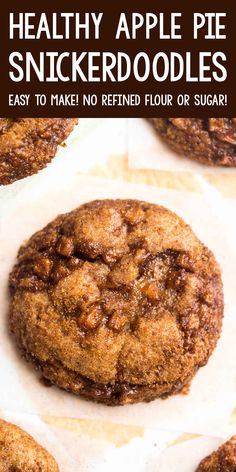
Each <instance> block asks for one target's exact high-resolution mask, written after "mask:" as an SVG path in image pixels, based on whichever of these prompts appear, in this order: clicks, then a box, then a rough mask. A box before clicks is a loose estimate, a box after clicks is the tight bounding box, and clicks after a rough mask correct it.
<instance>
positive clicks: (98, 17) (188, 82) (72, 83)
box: [0, 0, 236, 117]
mask: <svg viewBox="0 0 236 472" xmlns="http://www.w3.org/2000/svg"><path fill="white" fill-rule="evenodd" d="M142 3H143V5H142V6H139V5H138V4H137V2H131V1H129V2H127V1H126V2H124V1H119V2H107V0H106V1H104V0H100V1H99V2H98V1H96V2H95V1H89V0H87V1H86V2H82V1H81V2H75V1H70V0H68V1H66V2H58V1H54V0H51V1H50V2H49V1H45V0H42V1H41V2H40V5H39V4H38V2H37V3H36V2H32V1H30V2H29V1H24V0H22V1H21V2H16V1H15V2H13V1H10V2H6V4H3V5H2V7H1V17H0V41H1V50H0V67H1V90H0V94H1V116H6V117H7V116H8V117H10V116H19V117H23V116H31V117H34V116H37V117H40V116H44V117H50V116H54V117H59V116H60V117H63V116H70V117H73V116H81V117H154V116H155V117H158V116H163V117H165V116H182V117H187V116H196V117H198V116H199V117H204V116H205V117H208V116H212V117H214V116H215V117H217V116H226V117H227V116H236V99H235V91H234V87H235V71H234V69H235V66H234V64H235V50H234V49H235V44H236V41H235V29H236V28H235V8H233V5H232V3H231V2H227V1H226V2H219V1H214V2H212V0H206V1H198V2H186V1H182V2H179V1H176V0H175V1H169V2H168V1H166V0H165V1H163V0H160V1H158V2H157V1H150V0H147V1H145V2H142ZM188 3H191V4H188Z"/></svg>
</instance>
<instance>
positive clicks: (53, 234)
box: [10, 200, 223, 405]
mask: <svg viewBox="0 0 236 472" xmlns="http://www.w3.org/2000/svg"><path fill="white" fill-rule="evenodd" d="M10 292H11V306H10V330H11V332H12V334H13V335H14V337H15V340H16V342H17V344H18V346H19V347H20V349H21V351H22V354H23V356H24V357H25V358H26V359H29V360H30V361H32V362H33V363H34V364H35V366H36V367H37V369H40V370H41V372H42V376H43V377H44V378H46V379H48V380H49V381H50V382H51V383H53V384H56V385H58V386H59V387H62V388H64V389H66V390H68V391H70V392H73V393H75V394H80V395H83V396H85V397H87V398H90V399H93V400H96V401H100V402H104V403H106V404H109V405H118V404H125V403H133V402H139V401H150V400H153V399H154V398H157V397H166V396H168V395H171V394H174V393H177V392H179V391H180V390H181V389H182V388H183V386H184V385H186V383H188V382H189V381H190V379H191V378H192V377H193V376H194V374H195V373H196V371H197V370H198V368H199V367H201V366H203V365H204V364H206V362H207V360H208V358H209V356H210V354H211V353H212V351H213V349H214V348H215V345H216V342H217V339H218V337H219V335H220V332H221V324H222V316H223V294H222V282H221V273H220V269H219V267H218V264H217V262H216V261H215V258H214V256H213V254H212V253H211V251H209V249H207V248H206V247H205V246H204V245H203V244H202V243H201V242H200V241H199V240H198V239H197V237H196V236H195V235H194V233H193V232H192V230H191V228H190V227H189V226H188V225H186V224H185V223H184V221H182V219H180V218H179V217H178V216H177V215H176V214H174V213H172V212H171V211H169V210H167V209H166V208H164V207H162V206H158V205H154V204H151V203H146V202H140V201H136V200H101V201H93V202H90V203H87V204H85V205H82V206H80V207H79V208H78V209H76V210H74V211H72V212H71V213H68V214H65V215H61V216H58V217H57V218H56V219H55V220H54V221H53V222H52V223H50V224H49V225H48V226H46V228H44V229H43V230H42V231H39V232H38V233H36V234H35V235H33V236H32V237H31V238H30V240H29V241H28V242H27V243H26V244H25V245H24V246H22V247H21V249H20V250H19V253H18V260H17V263H16V265H15V267H14V268H13V271H12V273H11V275H10Z"/></svg>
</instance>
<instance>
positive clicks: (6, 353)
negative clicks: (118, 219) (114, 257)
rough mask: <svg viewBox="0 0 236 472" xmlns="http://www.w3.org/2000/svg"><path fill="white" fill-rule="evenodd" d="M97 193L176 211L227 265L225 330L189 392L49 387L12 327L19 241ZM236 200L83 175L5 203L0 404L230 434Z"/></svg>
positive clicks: (0, 249)
mask: <svg viewBox="0 0 236 472" xmlns="http://www.w3.org/2000/svg"><path fill="white" fill-rule="evenodd" d="M208 193H210V195H211V200H210V201H209V195H208ZM96 198H139V199H143V200H147V201H150V202H155V203H158V204H162V205H164V206H166V207H168V208H169V209H171V210H173V211H176V212H177V213H178V214H179V215H180V216H181V217H183V218H184V219H185V221H186V222H188V223H189V224H190V225H191V226H192V228H193V229H194V231H195V232H196V234H197V235H198V237H199V238H200V239H201V240H202V241H203V242H204V243H205V244H206V245H208V246H209V247H210V248H211V249H212V250H213V252H214V253H215V255H216V258H217V259H218V261H219V263H220V265H221V268H222V272H223V281H224V292H225V319H224V326H223V332H222V336H221V339H220V341H219V343H218V345H217V348H216V350H215V351H214V353H213V355H212V356H211V358H210V360H209V362H208V364H207V366H206V367H204V368H202V369H200V370H199V371H198V373H197V374H196V376H195V378H194V380H193V382H192V386H191V391H190V393H189V394H188V395H187V396H186V395H176V396H173V397H171V398H169V399H166V400H156V401H153V402H151V403H149V404H143V403H141V404H136V405H127V406H121V407H107V406H104V405H99V404H96V403H93V402H89V401H86V400H83V399H81V398H79V397H76V396H73V395H71V394H69V393H66V392H63V391H61V390H59V389H57V388H56V387H51V388H46V387H44V386H43V385H42V384H41V383H40V382H39V379H38V376H37V373H36V372H35V371H34V370H33V368H32V367H31V365H29V364H26V363H25V362H24V361H23V360H22V359H21V358H20V356H19V353H18V352H17V350H16V348H15V345H14V342H13V341H12V339H11V338H10V337H9V335H8V330H7V311H8V290H7V279H8V274H9V272H10V270H11V268H12V266H13V264H14V262H15V257H16V253H17V250H18V248H19V246H20V244H21V243H22V242H23V241H24V240H26V239H27V238H28V237H30V236H31V235H32V234H33V233H34V232H35V231H37V230H39V229H40V228H42V227H43V226H44V225H46V224H47V223H48V222H49V221H50V220H52V219H53V218H54V217H56V216H57V215H58V214H59V213H63V212H67V211H70V210H72V209H73V208H75V207H77V206H78V205H80V204H81V203H83V202H86V201H89V200H92V199H96ZM217 199H218V200H217ZM214 201H215V204H216V206H215V207H214ZM219 205H220V207H219ZM235 205H236V203H235V201H233V200H223V199H222V198H221V197H219V196H218V193H217V195H215V194H214V193H213V194H212V193H211V189H210V188H208V187H207V189H206V191H205V195H204V196H200V195H196V194H193V193H187V192H178V191H174V190H164V189H156V188H154V187H149V186H145V185H134V184H127V183H124V182H115V181H109V180H102V179H98V178H95V177H88V176H80V175H75V176H74V178H73V179H70V180H69V181H68V180H67V181H65V182H64V185H63V184H61V188H60V190H55V188H53V185H51V183H50V179H47V183H46V186H44V188H43V189H42V188H40V187H35V188H34V187H31V186H30V187H29V188H28V189H25V191H24V192H21V193H20V194H19V196H18V197H15V199H14V205H12V204H10V203H9V205H7V204H6V206H5V210H4V217H3V216H2V218H1V221H0V303H1V318H0V357H1V363H0V376H1V381H2V385H4V389H2V390H1V407H2V408H3V409H6V410H10V411H15V412H18V413H36V414H41V415H55V416H65V417H75V418H90V419H93V420H102V421H111V422H117V423H122V424H133V425H141V426H144V427H147V428H159V429H167V430H171V431H183V432H184V431H187V432H191V433H199V434H208V435H214V436H225V435H227V428H228V418H229V415H230V413H231V411H232V410H233V408H234V407H235V404H236V395H235V373H236V343H235V336H236V316H235V306H236V291H235V277H234V271H235V266H236V252H235V251H236V249H235V244H233V241H235V236H236V230H235V224H236V223H235V220H234V217H233V215H235V210H236V208H235ZM16 392H17V394H16Z"/></svg>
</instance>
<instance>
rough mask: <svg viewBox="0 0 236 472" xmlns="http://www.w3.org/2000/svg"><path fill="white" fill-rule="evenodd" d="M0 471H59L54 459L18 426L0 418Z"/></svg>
mask: <svg viewBox="0 0 236 472" xmlns="http://www.w3.org/2000/svg"><path fill="white" fill-rule="evenodd" d="M0 472H59V469H58V466H57V464H56V462H55V459H53V457H52V456H51V455H50V454H49V453H48V452H47V451H46V450H45V449H44V448H42V447H41V446H40V445H39V444H37V443H36V442H35V440H34V439H33V438H32V437H31V436H30V435H29V434H27V433H26V432H25V431H23V430H22V429H21V428H19V427H18V426H15V425H13V424H11V423H7V422H6V421H3V420H1V419H0Z"/></svg>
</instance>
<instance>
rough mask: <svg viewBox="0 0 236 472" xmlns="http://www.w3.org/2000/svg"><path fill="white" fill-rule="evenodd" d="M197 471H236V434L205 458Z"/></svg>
mask: <svg viewBox="0 0 236 472" xmlns="http://www.w3.org/2000/svg"><path fill="white" fill-rule="evenodd" d="M196 472H236V436H233V437H232V438H231V439H230V440H229V441H227V442H226V443H224V444H223V445H222V446H221V447H220V448H219V449H218V450H217V451H215V452H213V453H212V454H211V455H210V456H208V457H206V458H205V459H203V460H202V461H201V463H200V464H199V466H198V468H197V470H196Z"/></svg>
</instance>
